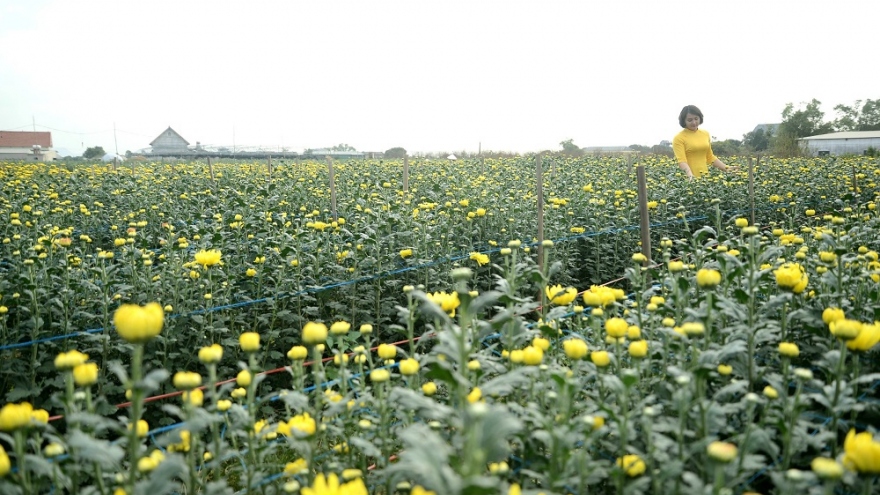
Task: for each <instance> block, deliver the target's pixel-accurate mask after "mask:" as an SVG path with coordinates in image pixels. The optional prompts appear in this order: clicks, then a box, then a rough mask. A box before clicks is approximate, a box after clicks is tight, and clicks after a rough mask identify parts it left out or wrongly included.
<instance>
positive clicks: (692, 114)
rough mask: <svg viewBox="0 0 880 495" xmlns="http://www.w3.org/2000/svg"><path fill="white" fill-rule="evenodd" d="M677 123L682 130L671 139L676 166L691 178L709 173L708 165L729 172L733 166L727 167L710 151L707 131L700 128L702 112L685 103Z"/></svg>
mask: <svg viewBox="0 0 880 495" xmlns="http://www.w3.org/2000/svg"><path fill="white" fill-rule="evenodd" d="M678 123H679V125H681V127H682V130H681V132H679V133H678V134H676V135H675V138H674V139H673V140H672V151H673V152H675V159H676V160H677V161H678V168H680V169H682V170H683V171H684V173H685V174H687V177H688V179H690V180H693V179H694V178H695V177H696V178H699V177H701V176H703V175H705V174H707V173H709V165H708V164H712V166H713V167H715V168H717V169H719V170H723V171H725V172H731V171H733V170H735V169H736V168H735V167H728V166H727V165H725V164H724V162H722V161H721V160H719V159H718V157H716V156H715V154H714V153H712V144H711V142H710V136H709V133H708V132H707V131H704V130H702V129H700V128H699V127H700V124H702V123H703V112H701V111H700V109H699V108H697V107H695V106H694V105H687V106H685V107H684V108H682V109H681V113H680V114H679V115H678Z"/></svg>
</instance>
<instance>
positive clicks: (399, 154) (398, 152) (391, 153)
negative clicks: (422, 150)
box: [385, 146, 406, 158]
mask: <svg viewBox="0 0 880 495" xmlns="http://www.w3.org/2000/svg"><path fill="white" fill-rule="evenodd" d="M404 156H406V150H405V149H403V148H401V147H399V146H398V147H396V148H390V149H387V150H385V158H403V157H404Z"/></svg>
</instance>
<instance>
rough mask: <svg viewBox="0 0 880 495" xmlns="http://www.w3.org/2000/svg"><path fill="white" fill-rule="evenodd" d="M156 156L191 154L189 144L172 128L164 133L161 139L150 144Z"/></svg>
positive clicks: (158, 138) (160, 136) (169, 127)
mask: <svg viewBox="0 0 880 495" xmlns="http://www.w3.org/2000/svg"><path fill="white" fill-rule="evenodd" d="M150 146H152V148H153V151H152V154H154V155H175V154H186V153H189V151H190V150H189V148H188V146H189V142H188V141H187V140H186V139H183V136H181V135H180V134H178V133H177V131H175V130H174V129H172V128H171V126H168V129H165V130H164V131H162V134H159V137H157V138H156V139H154V140H153V142H152V143H150Z"/></svg>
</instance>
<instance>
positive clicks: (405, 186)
mask: <svg viewBox="0 0 880 495" xmlns="http://www.w3.org/2000/svg"><path fill="white" fill-rule="evenodd" d="M403 192H409V156H407V155H403Z"/></svg>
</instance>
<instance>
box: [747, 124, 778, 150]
mask: <svg viewBox="0 0 880 495" xmlns="http://www.w3.org/2000/svg"><path fill="white" fill-rule="evenodd" d="M772 137H773V132H771V131H766V132H765V131H764V129H756V130H754V131H752V132H748V133H746V134H744V135H743V141H742V142H743V145H744V146H745V147H746V148H748V149H749V150H751V151H765V150H767V149H768V148H769V147H770V139H771V138H772Z"/></svg>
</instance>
